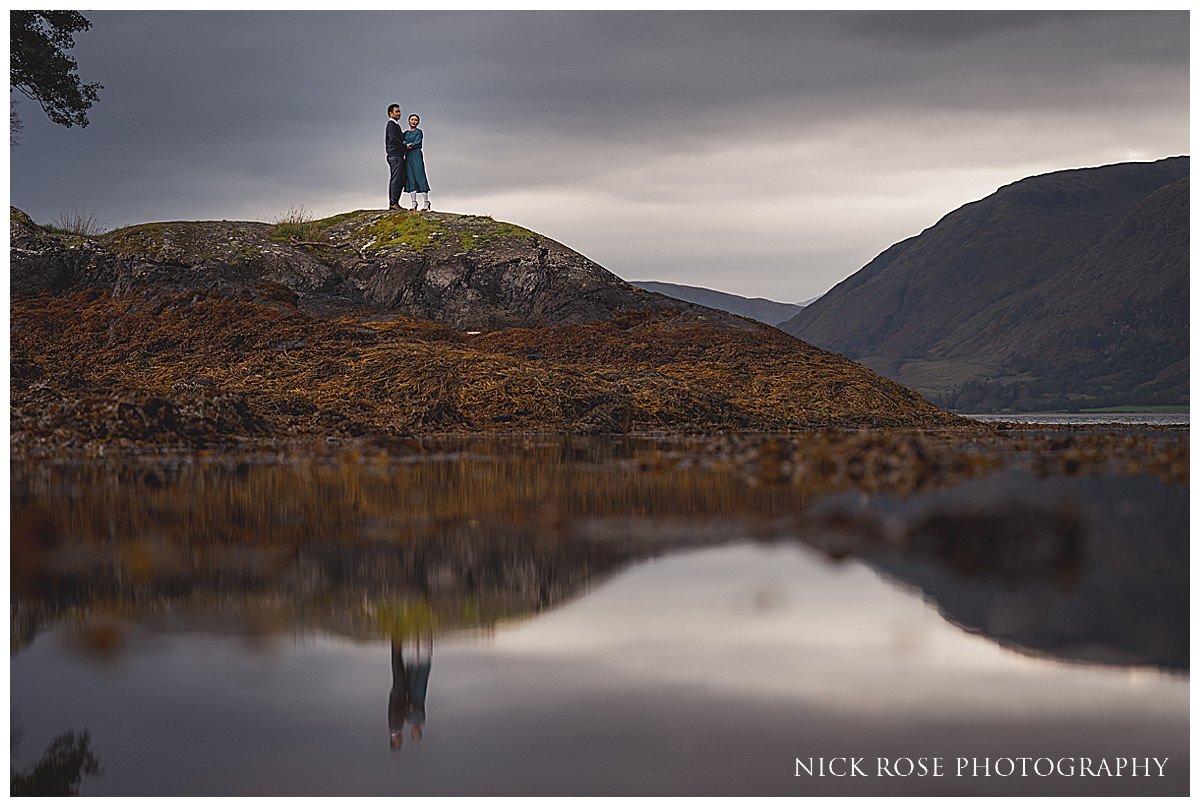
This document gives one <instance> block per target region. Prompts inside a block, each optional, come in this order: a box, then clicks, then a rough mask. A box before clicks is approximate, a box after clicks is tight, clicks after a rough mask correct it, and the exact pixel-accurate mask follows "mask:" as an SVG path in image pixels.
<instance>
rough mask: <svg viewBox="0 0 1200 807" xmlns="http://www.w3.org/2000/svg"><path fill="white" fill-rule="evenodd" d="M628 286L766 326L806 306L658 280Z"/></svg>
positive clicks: (639, 281)
mask: <svg viewBox="0 0 1200 807" xmlns="http://www.w3.org/2000/svg"><path fill="white" fill-rule="evenodd" d="M629 282H630V284H632V285H634V286H637V287H638V288H639V289H645V290H646V291H652V292H654V293H655V294H662V295H665V296H667V297H673V298H675V299H676V300H686V301H687V302H689V303H696V304H697V305H704V306H708V307H709V308H716V309H719V310H721V311H728V312H729V313H731V314H737V315H738V316H739V317H749V318H750V319H756V320H758V321H759V322H765V323H767V324H768V325H778V324H779V323H781V322H783V321H784V320H787V319H791V318H792V317H794V316H795V315H796V314H797V313H799V311H800V309H802V308H804V306H805V305H807V303H777V302H775V301H774V300H767V299H764V298H762V297H740V296H738V295H736V294H729V293H728V292H724V291H716V290H714V289H706V288H703V287H701V286H684V285H681V284H679V283H660V282H659V281H657V280H631V281H629ZM814 299H815V298H814Z"/></svg>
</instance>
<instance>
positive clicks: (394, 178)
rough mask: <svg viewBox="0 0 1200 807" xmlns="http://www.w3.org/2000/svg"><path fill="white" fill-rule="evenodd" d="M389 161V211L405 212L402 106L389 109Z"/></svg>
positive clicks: (387, 141) (387, 143)
mask: <svg viewBox="0 0 1200 807" xmlns="http://www.w3.org/2000/svg"><path fill="white" fill-rule="evenodd" d="M384 142H385V143H386V145H387V161H388V168H390V169H391V174H390V176H389V178H388V210H403V208H402V207H400V194H402V193H404V130H403V129H401V128H400V105H399V104H392V105H391V106H389V107H388V122H387V137H386V139H385V141H384Z"/></svg>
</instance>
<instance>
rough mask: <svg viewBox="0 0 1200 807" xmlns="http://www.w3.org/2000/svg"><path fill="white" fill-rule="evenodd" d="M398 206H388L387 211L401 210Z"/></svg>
mask: <svg viewBox="0 0 1200 807" xmlns="http://www.w3.org/2000/svg"><path fill="white" fill-rule="evenodd" d="M403 209H404V208H402V207H401V206H400V205H388V210H403Z"/></svg>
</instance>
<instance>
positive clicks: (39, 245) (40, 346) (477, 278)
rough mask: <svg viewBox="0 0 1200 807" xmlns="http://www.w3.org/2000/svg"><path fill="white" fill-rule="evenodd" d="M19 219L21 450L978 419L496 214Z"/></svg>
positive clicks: (16, 399)
mask: <svg viewBox="0 0 1200 807" xmlns="http://www.w3.org/2000/svg"><path fill="white" fill-rule="evenodd" d="M10 229H11V236H12V247H11V266H12V269H11V272H12V274H11V279H10V282H11V288H12V293H13V302H12V330H11V337H12V368H13V370H12V397H13V415H12V430H13V440H14V446H16V447H17V448H18V450H26V449H28V450H35V449H36V448H37V447H39V446H42V447H46V446H63V445H66V446H73V447H78V446H93V447H95V446H104V445H110V444H114V443H115V444H118V445H126V444H155V445H163V444H182V445H190V446H196V445H207V444H212V443H218V444H219V443H223V442H228V441H231V440H233V441H237V440H246V439H277V438H288V437H297V438H303V437H313V436H325V437H338V436H377V437H380V438H383V437H386V436H389V435H390V436H398V435H405V434H411V433H413V432H418V431H419V432H436V431H463V430H468V431H472V430H474V431H478V430H485V431H495V430H506V431H507V430H529V429H537V430H542V429H550V430H569V431H583V432H614V433H625V432H630V431H647V430H664V429H665V430H679V429H697V428H698V429H714V428H716V429H729V428H734V429H756V430H764V429H790V428H806V427H814V426H867V425H880V426H947V425H961V421H960V420H959V419H957V418H955V417H954V416H952V415H949V414H948V413H945V412H943V411H941V410H939V409H936V408H935V407H933V406H931V405H929V404H928V403H926V402H925V401H924V400H923V399H922V398H921V397H920V396H919V395H916V394H915V393H913V392H911V391H910V390H907V389H905V388H903V387H901V386H899V385H897V384H895V383H893V382H890V381H888V380H886V379H884V378H881V377H879V376H877V375H875V374H874V373H872V372H870V371H868V370H866V369H864V368H863V367H861V366H859V365H856V364H854V363H852V362H850V361H848V360H846V359H845V358H843V357H841V356H838V355H835V354H831V353H828V352H826V351H823V350H820V349H817V348H814V347H812V346H811V345H808V344H806V343H804V342H801V341H799V340H797V339H795V338H792V337H790V336H788V335H786V334H784V333H782V332H781V331H778V330H776V329H774V328H771V327H769V326H766V325H763V324H760V323H757V322H752V321H750V320H746V319H742V318H740V317H737V316H734V315H731V314H728V313H725V312H721V311H715V310H713V309H709V308H704V307H702V306H698V305H693V304H690V303H686V302H683V301H679V300H674V299H671V298H668V297H664V296H662V295H658V294H653V293H650V292H646V291H642V290H639V289H636V288H634V287H633V286H630V285H629V284H627V283H625V282H624V281H622V280H620V279H619V278H617V277H616V276H615V275H613V274H611V273H610V272H608V271H606V270H605V269H603V268H602V267H600V266H598V265H597V264H595V263H593V262H592V261H590V260H588V259H587V258H585V257H584V256H582V255H580V254H579V253H577V252H574V251H573V250H570V249H568V248H567V247H565V246H563V245H561V244H558V243H556V242H554V241H552V240H550V239H548V238H545V237H543V236H541V235H538V234H536V233H533V232H531V231H529V230H526V229H524V228H521V227H517V226H515V225H512V224H507V223H503V222H497V221H493V220H492V219H490V218H486V217H479V216H462V215H454V214H449V213H433V214H422V215H418V214H412V213H392V212H387V211H356V212H353V213H345V214H341V215H338V216H333V217H330V218H327V219H322V220H319V221H293V222H288V223H283V224H276V225H271V224H265V223H261V222H241V221H207V222H165V223H155V224H144V225H138V226H134V227H127V228H123V229H119V230H115V231H113V232H110V233H106V234H104V235H101V236H98V237H91V238H89V237H80V236H77V235H72V234H68V233H62V232H56V231H53V230H50V229H48V228H44V227H40V226H38V225H37V224H35V223H34V222H32V221H31V220H30V219H29V217H28V216H26V215H25V214H23V213H21V212H20V211H18V210H16V209H13V210H12V212H11V224H10Z"/></svg>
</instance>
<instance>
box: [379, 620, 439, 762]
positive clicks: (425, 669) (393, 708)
mask: <svg viewBox="0 0 1200 807" xmlns="http://www.w3.org/2000/svg"><path fill="white" fill-rule="evenodd" d="M406 651H407V653H408V658H407V659H405V652H406ZM432 668H433V637H432V636H426V637H424V638H422V637H420V636H418V637H417V638H416V639H414V640H412V641H411V642H408V641H402V640H401V641H398V640H395V639H393V640H392V691H391V693H390V694H389V695H388V733H389V735H390V737H391V740H390V745H391V747H392V749H393V750H396V751H399V750H400V748H401V746H402V745H403V744H404V729H405V727H406V726H407V727H409V735H410V736H411V737H412V740H413V742H418V743H419V742H420V741H421V737H422V736H423V732H424V730H425V697H426V695H427V694H428V691H429V673H430V671H431V670H432Z"/></svg>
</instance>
